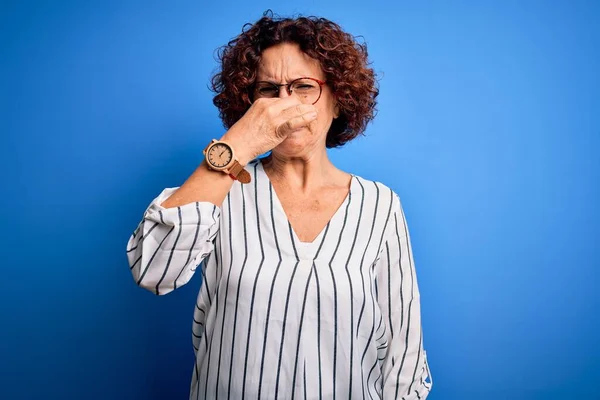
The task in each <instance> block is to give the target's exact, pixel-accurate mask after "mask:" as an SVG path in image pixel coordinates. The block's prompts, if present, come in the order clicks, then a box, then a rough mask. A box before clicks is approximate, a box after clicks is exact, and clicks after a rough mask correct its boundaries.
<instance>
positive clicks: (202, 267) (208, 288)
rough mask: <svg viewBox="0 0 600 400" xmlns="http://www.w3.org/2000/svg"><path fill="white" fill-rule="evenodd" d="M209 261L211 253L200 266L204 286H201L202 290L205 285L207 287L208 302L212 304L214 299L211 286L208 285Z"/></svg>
mask: <svg viewBox="0 0 600 400" xmlns="http://www.w3.org/2000/svg"><path fill="white" fill-rule="evenodd" d="M209 261H210V254H209V255H208V256H207V257H206V259H205V260H204V261H203V262H204V264H203V266H201V267H200V274H201V275H202V287H201V288H200V290H202V288H203V287H205V288H206V295H207V296H208V303H209V304H212V300H211V298H210V287H209V286H208V278H207V277H206V268H207V267H208V263H209Z"/></svg>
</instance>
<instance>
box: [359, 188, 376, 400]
mask: <svg viewBox="0 0 600 400" xmlns="http://www.w3.org/2000/svg"><path fill="white" fill-rule="evenodd" d="M357 180H358V183H359V184H360V187H361V188H362V190H363V192H364V186H363V185H362V183H361V182H360V179H357ZM373 185H374V186H375V193H376V197H375V206H374V209H375V211H374V212H373V224H372V225H371V232H370V233H369V239H368V240H367V244H366V246H365V250H364V251H363V256H362V259H361V260H360V266H359V270H360V279H361V282H362V290H363V303H362V305H361V308H360V313H359V315H358V323H357V324H356V337H357V338H358V332H360V322H361V320H362V316H363V312H364V310H365V305H366V300H367V290H366V288H365V277H364V274H363V269H364V268H363V265H364V262H365V254H366V253H367V249H368V248H369V243H371V238H372V237H373V231H374V230H375V222H376V221H377V210H378V209H379V186H378V185H377V183H375V182H373ZM368 271H369V276H370V272H371V268H368ZM374 306H375V305H374V304H373V307H374ZM371 335H372V333H371ZM370 340H371V339H370V338H369V341H370ZM365 350H366V349H365ZM364 358H365V357H364V354H363V357H362V359H361V361H360V376H361V383H362V394H363V399H364V397H365V383H364V381H365V376H364V369H363V361H364Z"/></svg>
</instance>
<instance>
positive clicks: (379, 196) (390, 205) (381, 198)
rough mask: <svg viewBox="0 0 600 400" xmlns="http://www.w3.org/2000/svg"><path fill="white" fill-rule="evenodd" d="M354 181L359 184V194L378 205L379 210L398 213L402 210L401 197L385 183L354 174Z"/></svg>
mask: <svg viewBox="0 0 600 400" xmlns="http://www.w3.org/2000/svg"><path fill="white" fill-rule="evenodd" d="M353 177H354V180H355V182H356V183H357V185H356V186H357V187H358V190H357V191H358V193H359V194H360V195H362V196H364V197H365V199H369V201H371V202H375V203H376V204H377V208H378V209H383V210H387V209H389V210H390V212H397V211H399V210H400V208H401V204H400V196H399V195H398V193H397V192H395V191H394V190H393V189H392V188H390V187H389V186H387V185H386V184H385V183H382V182H379V181H376V180H371V179H366V178H363V177H362V176H359V175H355V174H353Z"/></svg>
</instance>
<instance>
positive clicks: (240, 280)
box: [227, 185, 248, 399]
mask: <svg viewBox="0 0 600 400" xmlns="http://www.w3.org/2000/svg"><path fill="white" fill-rule="evenodd" d="M240 187H241V190H242V221H243V230H244V261H243V262H242V267H241V269H240V277H239V278H238V283H237V292H236V295H235V311H234V313H233V330H232V331H231V358H230V360H229V384H228V386H227V399H230V398H231V376H232V372H233V352H234V349H235V337H236V335H235V330H236V327H237V314H238V306H239V303H240V289H241V287H242V276H243V275H244V269H245V268H246V261H247V260H248V236H247V231H246V198H245V196H244V185H240Z"/></svg>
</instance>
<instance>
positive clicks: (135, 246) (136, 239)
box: [127, 188, 221, 295]
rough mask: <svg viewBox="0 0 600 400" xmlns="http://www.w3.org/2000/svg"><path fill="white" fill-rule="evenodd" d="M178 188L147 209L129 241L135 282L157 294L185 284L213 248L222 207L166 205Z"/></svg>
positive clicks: (202, 204) (152, 203) (161, 195)
mask: <svg viewBox="0 0 600 400" xmlns="http://www.w3.org/2000/svg"><path fill="white" fill-rule="evenodd" d="M175 190H177V188H167V189H165V190H163V191H162V192H161V193H160V195H159V196H158V197H156V198H155V199H154V200H153V201H152V202H151V203H150V205H149V206H148V208H147V209H146V211H145V212H144V216H143V219H142V221H141V222H140V224H139V225H138V228H137V229H136V231H135V232H134V233H133V234H132V235H131V237H130V238H129V241H128V243H127V258H128V261H129V268H130V270H131V273H132V275H133V278H134V279H135V281H136V283H137V284H138V285H139V286H140V287H143V288H145V289H148V290H150V291H152V292H154V293H155V294H157V295H164V294H167V293H169V292H171V291H173V290H175V289H177V288H178V287H180V286H182V285H185V284H186V283H187V282H188V281H189V280H190V279H191V277H192V276H193V275H194V272H195V270H196V267H197V266H198V265H200V263H201V262H202V261H203V260H204V258H206V256H208V255H209V254H210V253H211V252H212V251H213V249H214V239H215V236H216V235H217V233H218V230H219V216H220V214H221V209H220V208H219V207H217V206H216V205H214V204H212V203H209V202H193V203H188V204H185V205H183V206H179V207H173V208H165V207H162V206H161V204H162V203H163V202H164V201H165V200H166V199H167V198H168V197H169V196H170V195H171V194H172V193H173V192H175Z"/></svg>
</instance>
